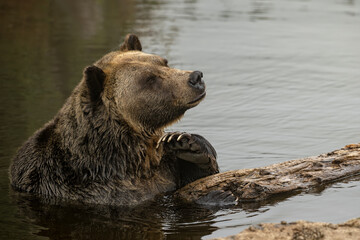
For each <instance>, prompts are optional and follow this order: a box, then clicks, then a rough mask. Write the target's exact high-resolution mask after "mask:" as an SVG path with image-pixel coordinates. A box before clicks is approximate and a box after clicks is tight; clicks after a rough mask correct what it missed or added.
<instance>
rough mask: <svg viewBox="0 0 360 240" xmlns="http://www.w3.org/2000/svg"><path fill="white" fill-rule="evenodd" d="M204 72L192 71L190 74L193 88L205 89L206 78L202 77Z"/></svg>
mask: <svg viewBox="0 0 360 240" xmlns="http://www.w3.org/2000/svg"><path fill="white" fill-rule="evenodd" d="M202 77H203V73H202V72H200V71H194V72H192V73H190V76H189V85H190V86H191V87H193V88H196V89H199V90H204V88H205V84H204V80H203V79H202Z"/></svg>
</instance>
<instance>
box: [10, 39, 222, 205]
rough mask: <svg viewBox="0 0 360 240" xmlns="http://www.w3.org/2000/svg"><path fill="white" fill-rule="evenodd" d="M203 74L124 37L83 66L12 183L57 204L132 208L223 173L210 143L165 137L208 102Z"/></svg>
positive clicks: (21, 157) (30, 144) (20, 156)
mask: <svg viewBox="0 0 360 240" xmlns="http://www.w3.org/2000/svg"><path fill="white" fill-rule="evenodd" d="M202 77H203V75H202V73H201V72H200V71H183V70H178V69H174V68H170V67H169V66H168V64H167V60H166V59H164V58H162V57H160V56H157V55H152V54H146V53H144V52H142V46H141V43H140V41H139V39H138V37H137V36H136V35H133V34H129V35H127V36H126V38H125V41H124V42H123V43H122V45H121V46H120V49H119V50H118V51H113V52H110V53H108V54H106V55H105V56H103V57H102V58H101V59H100V60H98V61H97V62H95V63H94V64H93V65H92V66H89V67H87V68H85V70H84V73H83V78H82V80H81V81H80V83H79V84H78V85H77V86H76V87H75V89H74V90H73V92H72V94H71V95H70V97H69V98H68V99H67V100H66V102H65V104H64V106H63V107H62V108H61V109H60V110H59V112H58V113H57V114H56V115H55V117H54V118H53V119H52V120H51V121H50V122H48V123H46V124H45V125H44V126H43V127H42V128H41V129H40V130H38V131H37V132H35V133H34V135H33V136H31V137H30V138H29V139H28V140H27V141H26V142H25V143H24V144H23V146H22V147H21V148H20V149H19V150H18V152H17V154H16V156H15V158H14V159H13V162H12V165H11V166H10V182H11V185H12V186H13V188H15V189H17V190H19V191H24V192H28V193H32V194H35V195H38V196H43V197H47V198H52V199H53V198H55V199H67V200H75V201H80V202H85V203H95V204H109V205H135V204H139V203H142V202H144V201H147V200H151V199H152V198H154V197H155V195H157V194H161V193H165V192H171V191H174V190H176V189H178V188H181V187H182V186H184V185H186V184H187V183H190V182H192V181H194V180H196V179H199V178H202V177H205V176H208V175H211V174H215V173H218V171H219V170H218V165H217V162H216V152H215V150H214V148H213V147H212V146H211V144H210V143H209V142H208V141H207V140H206V139H205V138H203V137H201V136H199V135H196V134H189V133H181V132H170V133H165V132H164V129H165V128H166V127H167V126H169V125H171V124H172V123H174V122H176V121H178V120H179V119H180V118H181V117H182V116H183V115H184V113H185V111H186V110H188V109H190V108H193V107H195V106H196V105H198V104H199V102H200V101H201V100H203V99H204V97H205V93H206V92H205V84H204V81H203V79H202Z"/></svg>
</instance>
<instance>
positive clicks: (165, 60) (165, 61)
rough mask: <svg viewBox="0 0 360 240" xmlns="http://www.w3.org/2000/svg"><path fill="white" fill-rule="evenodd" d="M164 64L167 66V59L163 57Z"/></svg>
mask: <svg viewBox="0 0 360 240" xmlns="http://www.w3.org/2000/svg"><path fill="white" fill-rule="evenodd" d="M164 64H165V66H166V67H168V60H167V59H164Z"/></svg>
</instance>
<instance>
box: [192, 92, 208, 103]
mask: <svg viewBox="0 0 360 240" xmlns="http://www.w3.org/2000/svg"><path fill="white" fill-rule="evenodd" d="M205 95H206V92H203V93H202V94H200V95H199V96H198V97H197V98H195V99H194V100H192V101H191V102H188V104H190V105H191V104H194V103H197V102H200V101H201V100H203V98H204V97H205Z"/></svg>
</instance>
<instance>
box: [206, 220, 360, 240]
mask: <svg viewBox="0 0 360 240" xmlns="http://www.w3.org/2000/svg"><path fill="white" fill-rule="evenodd" d="M243 239H252V240H263V239H266V240H278V239H282V240H305V239H327V240H339V239H346V240H359V239H360V218H357V219H352V220H349V221H347V222H345V223H341V224H332V223H317V222H307V221H298V222H292V223H286V222H284V221H283V222H281V223H278V224H274V223H262V224H259V225H256V226H251V227H249V228H247V229H245V230H244V231H242V232H241V233H239V234H237V235H234V236H230V237H225V238H216V239H213V240H243Z"/></svg>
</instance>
